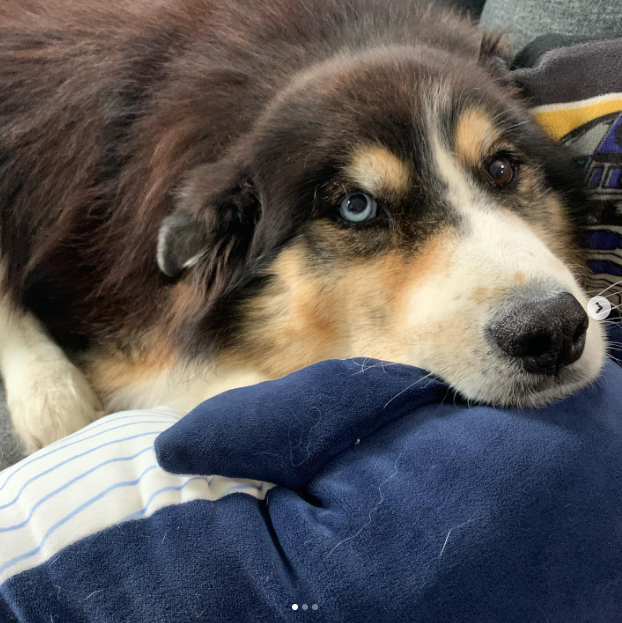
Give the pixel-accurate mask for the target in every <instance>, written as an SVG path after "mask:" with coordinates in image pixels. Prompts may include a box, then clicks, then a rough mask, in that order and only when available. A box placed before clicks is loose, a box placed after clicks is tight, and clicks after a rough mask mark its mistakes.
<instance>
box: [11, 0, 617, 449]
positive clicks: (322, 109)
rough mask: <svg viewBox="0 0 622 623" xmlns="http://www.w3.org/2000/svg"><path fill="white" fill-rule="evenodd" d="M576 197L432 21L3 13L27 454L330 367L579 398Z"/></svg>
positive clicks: (411, 9)
mask: <svg viewBox="0 0 622 623" xmlns="http://www.w3.org/2000/svg"><path fill="white" fill-rule="evenodd" d="M586 205H587V204H586V202H585V198H584V196H583V192H582V190H581V188H580V175H578V174H577V170H576V169H575V168H574V167H573V164H572V162H571V159H570V157H569V156H568V154H566V153H565V152H564V151H563V149H562V148H561V147H560V146H559V145H557V144H555V143H553V142H552V141H551V140H549V139H548V138H547V137H546V136H545V134H544V133H543V131H542V130H541V129H540V128H539V127H538V126H537V125H536V124H535V123H534V121H533V120H532V119H531V117H530V115H529V113H528V108H527V103H526V102H525V101H524V98H523V96H522V94H521V92H520V90H519V89H517V87H516V86H515V85H514V84H513V82H512V76H511V73H510V71H509V69H508V62H507V52H506V51H505V50H504V48H503V44H502V43H500V42H499V40H498V38H496V37H494V36H491V35H489V34H487V33H485V32H484V31H482V30H481V29H480V28H479V27H477V26H475V25H473V24H472V23H471V22H470V21H469V20H468V19H466V18H464V17H462V16H460V15H458V14H457V13H456V12H454V11H451V10H448V9H443V8H439V7H437V6H435V5H430V4H429V3H424V2H421V1H420V0H350V1H349V2H343V1H342V0H313V1H311V0H158V1H157V2H154V1H152V0H110V1H109V2H107V3H100V2H95V1H94V0H80V1H79V2H77V1H76V2H74V1H72V0H4V2H2V3H0V236H1V238H0V253H1V258H2V264H1V266H2V269H1V270H2V298H1V303H0V327H1V334H2V337H1V342H0V361H1V363H0V372H1V374H2V377H3V378H4V382H5V385H6V390H7V400H8V405H9V409H10V412H11V414H12V420H13V423H14V426H15V429H16V431H17V433H18V434H19V436H20V437H21V439H22V440H23V441H24V444H25V446H26V448H27V450H28V451H29V452H32V451H34V450H37V449H38V448H41V447H43V446H44V445H46V444H49V443H50V442H52V441H54V440H57V439H59V438H61V437H62V436H64V435H66V434H68V433H71V432H73V431H75V430H78V429H79V428H80V427H82V426H84V425H86V424H87V423H89V422H90V421H92V420H93V419H95V418H96V417H98V416H99V415H101V414H102V413H108V412H112V411H118V410H122V409H128V408H145V407H152V406H156V405H159V404H163V403H167V404H169V405H171V406H173V407H174V408H177V409H179V410H180V411H183V410H187V409H190V408H192V407H193V406H195V405H196V404H198V403H199V402H200V401H202V400H204V399H207V398H208V397H210V396H213V395H215V394H217V393H220V392H222V391H224V390H226V389H230V388H234V387H238V386H242V385H247V384H250V383H255V382H259V381H261V380H265V379H271V378H276V377H280V376H282V375H285V374H288V373H290V372H292V371H294V370H297V369H299V368H302V367H303V366H306V365H308V364H311V363H313V362H316V361H319V360H323V359H329V358H349V357H373V358H376V359H380V360H386V361H393V362H401V363H407V364H412V365H415V366H420V367H422V368H425V369H426V370H428V371H429V372H430V373H431V374H434V375H437V376H439V377H441V378H443V379H444V380H445V381H446V382H447V383H448V384H449V385H450V386H451V387H452V388H453V389H454V390H455V391H456V392H457V393H458V394H460V395H461V396H463V397H464V398H466V399H467V400H471V401H478V402H487V403H491V404H496V405H541V404H546V403H547V402H550V401H553V400H558V399H560V398H562V397H563V396H565V395H567V394H569V393H571V392H573V391H575V390H577V389H579V388H581V387H583V386H585V385H586V384H588V383H590V382H592V381H594V379H595V378H596V377H597V376H598V373H599V371H600V369H601V367H602V365H603V361H604V355H605V340H604V336H603V333H602V330H601V328H600V327H599V325H598V322H596V321H594V320H591V319H590V318H589V317H588V316H587V314H586V313H585V311H584V309H585V307H586V295H585V293H584V291H583V289H582V287H581V275H582V269H581V266H582V262H583V259H582V253H581V227H582V225H583V224H584V223H585V219H586V218H587V214H586Z"/></svg>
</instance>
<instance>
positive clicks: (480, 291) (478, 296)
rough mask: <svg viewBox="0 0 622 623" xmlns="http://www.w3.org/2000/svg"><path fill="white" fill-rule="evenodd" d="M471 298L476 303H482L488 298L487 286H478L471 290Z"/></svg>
mask: <svg viewBox="0 0 622 623" xmlns="http://www.w3.org/2000/svg"><path fill="white" fill-rule="evenodd" d="M473 298H474V299H475V300H476V301H477V302H478V303H482V302H483V301H485V300H486V299H487V298H488V288H487V287H486V286H478V287H477V288H475V291H474V292H473Z"/></svg>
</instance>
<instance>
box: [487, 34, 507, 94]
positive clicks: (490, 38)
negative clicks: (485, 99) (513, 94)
mask: <svg viewBox="0 0 622 623" xmlns="http://www.w3.org/2000/svg"><path fill="white" fill-rule="evenodd" d="M479 62H480V64H481V65H483V66H484V67H485V68H486V70H487V71H488V73H490V74H491V75H492V76H493V77H494V78H496V79H497V81H498V82H500V83H501V84H502V85H504V86H511V85H513V79H512V72H511V71H510V67H511V63H512V52H511V48H510V46H509V45H508V44H506V43H505V42H504V41H503V34H499V33H492V32H487V31H486V32H484V34H483V35H482V41H481V43H480V47H479Z"/></svg>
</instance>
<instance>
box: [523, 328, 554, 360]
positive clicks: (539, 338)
mask: <svg viewBox="0 0 622 623" xmlns="http://www.w3.org/2000/svg"><path fill="white" fill-rule="evenodd" d="M552 347H553V338H552V337H551V336H550V335H549V334H548V333H537V334H536V335H528V336H527V337H526V338H525V348H524V351H525V354H524V356H527V357H540V356H542V355H545V354H546V353H548V352H549V351H550V350H551V348H552Z"/></svg>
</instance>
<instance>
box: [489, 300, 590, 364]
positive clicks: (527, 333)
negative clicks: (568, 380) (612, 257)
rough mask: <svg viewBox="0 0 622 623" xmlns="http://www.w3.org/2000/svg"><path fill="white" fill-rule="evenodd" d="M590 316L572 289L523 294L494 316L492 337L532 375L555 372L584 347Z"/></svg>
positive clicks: (491, 330) (490, 326) (577, 354)
mask: <svg viewBox="0 0 622 623" xmlns="http://www.w3.org/2000/svg"><path fill="white" fill-rule="evenodd" d="M588 323H589V319H588V317H587V314H586V313H585V311H584V310H583V307H581V303H579V301H577V299H576V298H575V297H574V296H572V294H570V293H569V292H564V293H563V294H558V295H556V296H554V297H547V298H544V297H541V298H531V299H529V297H528V296H526V295H525V296H521V297H520V299H519V300H517V301H515V302H514V303H512V304H510V305H509V306H508V307H506V308H505V309H503V310H502V311H501V312H499V313H497V315H496V316H495V317H494V318H493V320H492V322H491V324H490V325H489V327H488V331H489V334H490V337H491V339H492V340H493V341H494V343H495V344H496V345H497V346H498V347H499V348H500V349H501V350H502V351H503V352H504V353H506V354H507V355H510V356H511V357H513V358H515V359H518V360H520V361H521V363H522V365H523V368H524V369H525V370H526V371H527V372H531V373H532V374H555V373H556V372H558V371H559V370H560V369H561V368H562V367H563V366H567V365H569V364H571V363H574V362H575V361H576V360H577V359H579V357H580V356H581V354H582V353H583V349H584V348H585V334H586V331H587V327H588Z"/></svg>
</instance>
